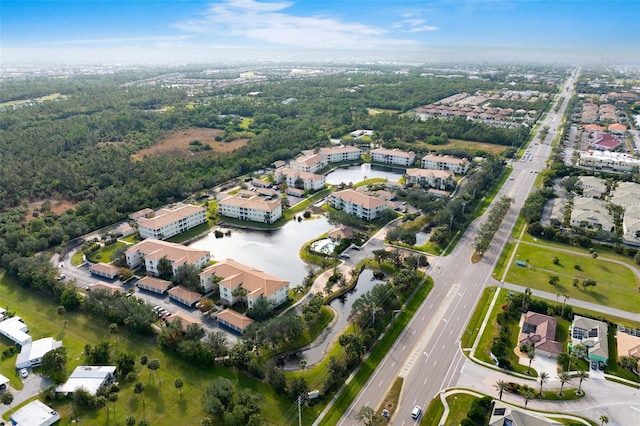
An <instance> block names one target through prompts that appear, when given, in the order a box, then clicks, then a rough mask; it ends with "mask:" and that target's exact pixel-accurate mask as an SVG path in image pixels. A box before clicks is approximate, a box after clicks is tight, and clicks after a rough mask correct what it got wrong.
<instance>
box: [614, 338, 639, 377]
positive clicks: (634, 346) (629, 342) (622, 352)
mask: <svg viewBox="0 0 640 426" xmlns="http://www.w3.org/2000/svg"><path fill="white" fill-rule="evenodd" d="M616 345H617V347H618V360H620V358H622V357H623V356H630V357H632V358H635V359H636V360H637V361H638V362H637V363H636V370H637V371H640V336H633V335H631V334H629V333H625V332H624V331H620V330H618V333H617V334H616Z"/></svg>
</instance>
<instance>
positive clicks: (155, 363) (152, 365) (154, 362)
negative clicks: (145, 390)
mask: <svg viewBox="0 0 640 426" xmlns="http://www.w3.org/2000/svg"><path fill="white" fill-rule="evenodd" d="M147 368H148V369H149V382H151V376H152V375H153V372H154V371H156V370H157V369H159V368H160V360H159V359H158V358H153V359H150V360H149V362H148V363H147Z"/></svg>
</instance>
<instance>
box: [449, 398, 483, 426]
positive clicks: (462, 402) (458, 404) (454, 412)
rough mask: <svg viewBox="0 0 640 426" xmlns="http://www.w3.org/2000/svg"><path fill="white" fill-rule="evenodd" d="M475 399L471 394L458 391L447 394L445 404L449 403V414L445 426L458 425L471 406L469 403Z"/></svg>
mask: <svg viewBox="0 0 640 426" xmlns="http://www.w3.org/2000/svg"><path fill="white" fill-rule="evenodd" d="M475 399H477V397H475V396H473V395H469V394H467V393H459V394H454V395H449V396H448V397H447V404H449V415H448V416H447V421H446V422H445V426H458V425H459V424H460V422H461V421H462V419H464V418H466V417H467V411H469V408H471V403H472V402H473V401H474V400H475Z"/></svg>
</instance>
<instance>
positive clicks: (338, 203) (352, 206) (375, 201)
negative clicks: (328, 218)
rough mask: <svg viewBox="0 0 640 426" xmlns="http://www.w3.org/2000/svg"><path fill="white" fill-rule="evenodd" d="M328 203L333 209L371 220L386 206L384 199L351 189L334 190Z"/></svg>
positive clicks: (380, 213)
mask: <svg viewBox="0 0 640 426" xmlns="http://www.w3.org/2000/svg"><path fill="white" fill-rule="evenodd" d="M329 204H331V206H332V207H333V208H335V209H338V210H342V211H344V212H346V213H349V214H350V215H353V216H356V217H358V218H360V219H364V220H373V219H376V218H378V217H380V216H381V215H382V212H383V211H384V210H385V209H387V208H388V206H387V203H386V201H385V200H383V199H380V198H378V197H372V196H370V195H366V194H363V193H361V192H359V191H354V190H353V189H345V190H344V191H336V192H334V193H332V194H331V196H330V197H329Z"/></svg>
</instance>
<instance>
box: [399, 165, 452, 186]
mask: <svg viewBox="0 0 640 426" xmlns="http://www.w3.org/2000/svg"><path fill="white" fill-rule="evenodd" d="M405 182H406V184H407V185H420V186H421V187H423V188H435V189H440V190H443V191H446V190H447V189H451V188H453V187H454V186H455V176H454V174H453V172H452V171H451V170H432V169H407V173H406V175H405Z"/></svg>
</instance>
